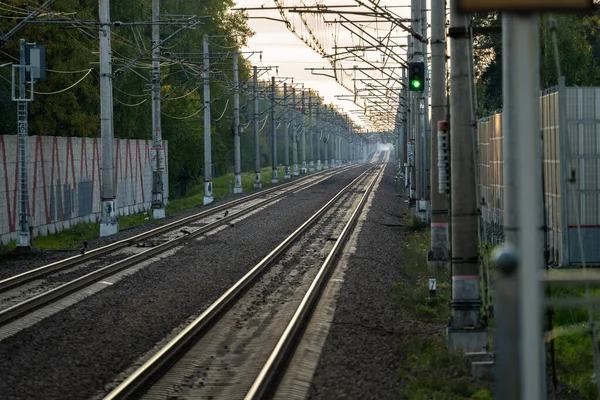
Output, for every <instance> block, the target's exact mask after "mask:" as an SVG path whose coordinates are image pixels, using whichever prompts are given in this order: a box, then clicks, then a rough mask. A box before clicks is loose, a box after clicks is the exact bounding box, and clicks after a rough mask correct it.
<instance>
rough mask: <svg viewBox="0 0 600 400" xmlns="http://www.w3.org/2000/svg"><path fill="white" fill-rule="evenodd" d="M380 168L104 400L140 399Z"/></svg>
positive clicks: (266, 259)
mask: <svg viewBox="0 0 600 400" xmlns="http://www.w3.org/2000/svg"><path fill="white" fill-rule="evenodd" d="M376 168H377V166H373V167H371V168H369V169H368V170H367V171H365V172H363V173H362V174H361V175H359V176H358V177H357V178H356V179H354V180H353V181H352V182H351V183H350V184H348V185H347V186H346V187H344V188H343V189H342V190H340V191H339V192H338V193H337V194H336V195H335V196H334V197H333V198H332V199H331V200H329V201H328V202H327V203H326V204H325V205H324V206H323V207H321V208H320V209H319V210H318V211H316V212H315V213H314V214H313V215H312V216H311V217H310V218H309V219H307V220H306V221H305V222H304V223H303V224H302V225H301V226H300V227H299V228H298V229H296V230H295V231H294V232H293V233H292V234H290V235H289V236H288V237H287V238H286V239H285V240H283V241H282V242H281V243H280V244H279V245H278V246H277V247H275V249H273V250H272V251H271V252H270V253H269V254H267V255H266V256H265V257H264V258H263V259H262V260H261V261H260V262H259V263H258V264H256V265H255V266H254V267H253V268H252V269H251V270H250V271H248V272H247V273H246V274H245V275H244V276H243V277H242V278H241V279H240V280H239V281H237V282H236V283H235V284H234V285H233V286H232V287H231V288H229V289H228V290H227V291H226V292H225V293H224V294H223V295H221V297H219V298H218V299H217V300H216V301H215V302H214V303H212V304H211V305H210V306H209V307H208V308H207V309H206V310H205V311H204V312H203V313H202V314H201V315H200V316H199V317H198V318H196V319H195V320H194V321H193V322H192V323H191V324H189V325H188V326H187V327H186V328H185V329H184V330H183V331H181V332H180V333H179V334H178V335H177V336H176V337H175V338H173V339H172V340H171V341H170V342H169V343H167V345H165V346H164V347H163V348H162V349H161V350H160V351H159V352H158V353H156V354H155V355H154V356H153V357H152V358H150V359H149V360H148V361H147V362H146V363H144V364H143V365H142V366H141V367H140V368H138V369H137V370H136V371H135V372H134V373H133V374H132V375H130V376H129V377H128V378H127V379H126V380H125V381H123V382H122V383H121V384H120V385H119V386H118V387H116V388H115V389H114V390H113V391H112V392H110V393H109V394H108V395H107V396H106V397H105V398H104V400H116V399H130V398H138V397H140V396H141V395H142V394H143V393H144V392H145V391H146V390H147V389H148V388H149V387H150V386H151V385H152V384H153V383H154V382H156V380H158V379H159V378H160V377H161V376H162V375H163V374H164V373H165V372H166V370H168V368H169V367H170V366H172V365H173V364H174V363H175V362H177V360H178V359H179V358H180V357H181V356H182V355H183V354H184V353H185V351H186V350H187V349H188V348H189V346H190V345H191V344H193V343H195V342H196V341H197V340H198V339H199V338H200V337H201V336H202V335H204V334H205V333H206V332H207V331H209V330H210V329H211V328H212V326H214V324H215V323H216V322H217V321H218V320H219V319H220V317H221V316H222V315H223V314H224V313H225V312H226V311H227V310H228V309H229V308H230V307H231V306H232V305H233V304H234V303H235V302H236V301H237V300H238V298H239V297H240V296H241V295H242V294H243V293H244V292H245V291H247V290H248V289H249V288H250V286H251V285H252V284H253V283H254V282H255V281H256V279H257V278H258V277H259V276H261V275H262V273H263V272H265V271H266V269H268V267H270V266H271V265H272V264H273V263H274V262H275V261H276V260H277V259H278V258H279V256H280V255H281V254H283V253H284V252H285V251H286V250H288V249H289V248H290V247H291V246H292V245H293V244H294V243H295V242H296V241H297V240H298V239H299V238H300V237H301V236H302V235H303V234H304V233H305V232H306V231H307V230H308V229H309V228H310V227H311V226H312V225H313V224H314V223H315V222H317V221H318V220H319V219H320V218H321V217H322V216H323V215H324V214H325V213H326V212H327V211H328V210H329V209H330V208H331V207H332V206H333V205H334V204H335V203H336V202H337V201H338V200H339V199H340V198H341V197H342V196H343V195H344V194H345V193H346V192H348V191H349V190H351V189H352V188H354V187H355V185H356V184H357V183H358V182H359V181H361V180H362V179H363V178H365V177H366V176H367V175H368V174H369V173H371V172H372V171H373V170H375V169H376Z"/></svg>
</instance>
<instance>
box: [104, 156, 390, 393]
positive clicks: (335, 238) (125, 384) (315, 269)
mask: <svg viewBox="0 0 600 400" xmlns="http://www.w3.org/2000/svg"><path fill="white" fill-rule="evenodd" d="M382 170H383V169H382V167H380V166H373V167H371V168H370V169H368V170H367V171H365V172H364V173H363V174H361V175H360V176H359V177H357V178H356V179H355V180H354V181H353V182H352V183H350V184H349V185H347V186H346V187H344V188H343V189H342V190H341V191H339V192H338V193H337V194H336V195H335V196H334V197H333V198H332V199H331V200H330V201H329V202H327V204H325V205H324V206H323V207H321V208H320V209H319V210H318V211H317V212H315V213H314V214H313V215H312V216H311V217H310V218H308V219H307V220H306V221H305V222H304V223H303V224H302V225H301V226H300V227H299V228H298V229H296V231H294V232H293V233H292V234H291V235H289V236H287V237H286V238H285V240H283V241H282V242H281V243H280V244H279V245H277V247H275V249H273V250H272V251H271V252H270V253H269V254H268V255H266V256H265V257H264V258H263V259H262V260H261V261H260V262H259V263H258V264H256V265H255V266H254V267H253V268H252V269H251V270H250V271H248V272H247V273H246V274H245V275H244V276H243V277H242V278H241V279H240V280H239V281H237V282H236V283H235V284H234V285H233V286H231V287H230V288H229V290H227V291H226V292H225V293H224V294H223V295H222V296H221V297H220V298H218V300H216V301H215V302H213V303H212V304H211V305H210V306H209V307H208V308H207V309H206V310H205V311H204V312H202V314H201V315H200V316H198V317H197V318H196V319H195V320H193V321H192V322H191V323H190V324H189V325H187V326H185V327H184V328H183V329H182V330H180V331H179V332H178V333H176V334H174V335H175V336H174V338H173V339H172V340H171V341H169V342H168V343H167V344H166V345H165V346H164V347H162V348H160V349H158V351H157V352H156V353H155V354H154V355H152V356H151V357H150V358H149V359H148V360H147V361H146V362H145V363H144V364H143V365H141V366H140V367H139V368H138V369H136V370H135V371H134V372H133V373H132V374H131V375H129V376H128V377H126V378H124V380H123V381H122V382H121V383H120V384H119V386H117V387H116V388H115V389H114V390H113V391H112V392H111V393H110V394H108V396H106V397H105V398H106V399H124V398H140V397H142V398H147V399H159V398H160V399H163V398H169V397H170V396H175V397H177V398H199V397H202V398H214V399H217V398H223V399H229V398H239V397H240V394H241V393H247V396H246V398H261V397H262V396H263V395H264V394H266V393H269V392H270V391H272V390H273V389H274V388H275V387H276V385H277V382H278V380H279V379H280V378H281V372H283V370H284V368H283V365H285V362H286V360H288V359H289V358H290V357H291V356H292V355H293V351H294V345H295V343H297V341H298V340H299V339H300V337H301V335H302V332H303V328H304V326H305V324H306V322H307V321H308V320H309V319H310V315H311V312H312V309H313V307H314V305H315V303H316V301H317V300H318V298H319V295H320V293H321V290H322V288H323V286H324V285H325V284H326V283H327V281H328V278H329V275H330V272H331V270H332V268H334V267H335V265H336V260H337V257H338V255H339V254H340V252H341V251H342V250H343V248H344V245H345V243H346V241H347V239H348V238H349V236H350V233H351V232H352V230H353V227H354V224H355V222H356V220H357V218H358V216H359V215H360V214H361V211H362V208H363V206H364V204H365V202H366V199H367V198H368V196H369V193H370V192H371V190H372V188H373V186H374V184H375V182H376V181H377V179H378V178H379V176H380V174H381V173H382Z"/></svg>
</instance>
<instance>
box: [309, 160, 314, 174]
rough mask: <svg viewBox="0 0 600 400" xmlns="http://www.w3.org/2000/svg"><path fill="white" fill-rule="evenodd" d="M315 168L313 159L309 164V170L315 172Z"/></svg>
mask: <svg viewBox="0 0 600 400" xmlns="http://www.w3.org/2000/svg"><path fill="white" fill-rule="evenodd" d="M314 170H315V165H314V163H313V162H312V161H311V162H310V164H309V166H308V172H313V171H314Z"/></svg>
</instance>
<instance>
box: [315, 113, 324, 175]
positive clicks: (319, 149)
mask: <svg viewBox="0 0 600 400" xmlns="http://www.w3.org/2000/svg"><path fill="white" fill-rule="evenodd" d="M319 114H320V112H319V104H317V124H318V125H319V132H318V133H317V135H316V136H317V157H316V158H317V171H320V170H321V169H322V167H321V138H322V137H323V128H321V120H320V119H319Z"/></svg>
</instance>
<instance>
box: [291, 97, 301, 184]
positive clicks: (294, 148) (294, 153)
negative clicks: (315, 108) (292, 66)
mask: <svg viewBox="0 0 600 400" xmlns="http://www.w3.org/2000/svg"><path fill="white" fill-rule="evenodd" d="M292 109H293V110H294V115H293V118H294V124H293V128H292V161H293V162H294V176H298V175H300V170H299V168H298V118H299V116H298V112H297V111H296V88H295V87H292Z"/></svg>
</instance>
